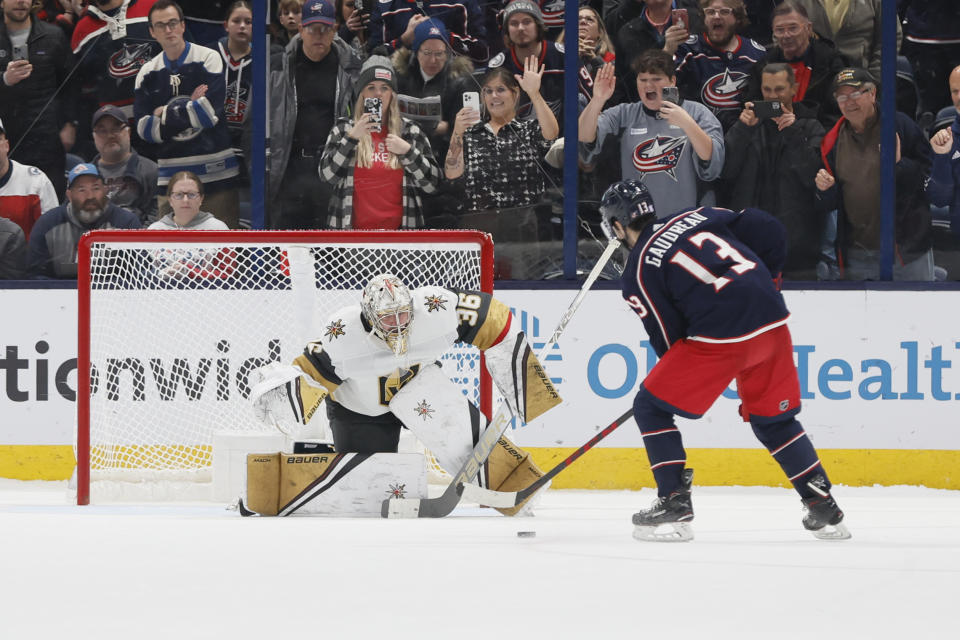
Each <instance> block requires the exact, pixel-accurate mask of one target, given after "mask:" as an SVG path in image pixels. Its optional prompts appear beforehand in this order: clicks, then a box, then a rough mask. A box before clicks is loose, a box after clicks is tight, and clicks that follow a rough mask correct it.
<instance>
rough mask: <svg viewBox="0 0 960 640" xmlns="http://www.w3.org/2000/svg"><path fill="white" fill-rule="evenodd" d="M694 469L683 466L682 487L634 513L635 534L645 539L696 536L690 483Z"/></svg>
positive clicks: (686, 538)
mask: <svg viewBox="0 0 960 640" xmlns="http://www.w3.org/2000/svg"><path fill="white" fill-rule="evenodd" d="M692 484H693V469H684V470H683V475H682V476H681V480H680V488H678V489H677V490H676V491H674V492H673V493H671V494H670V495H668V496H666V497H659V498H657V499H656V500H655V501H654V503H653V505H652V506H651V507H650V508H649V509H644V510H643V511H639V512H637V513H635V514H633V524H634V528H633V537H634V538H636V539H637V540H643V541H645V542H689V541H690V540H693V527H691V526H690V522H691V521H692V520H693V502H692V500H691V499H690V487H691V485H692Z"/></svg>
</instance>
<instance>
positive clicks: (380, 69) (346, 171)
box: [320, 54, 440, 229]
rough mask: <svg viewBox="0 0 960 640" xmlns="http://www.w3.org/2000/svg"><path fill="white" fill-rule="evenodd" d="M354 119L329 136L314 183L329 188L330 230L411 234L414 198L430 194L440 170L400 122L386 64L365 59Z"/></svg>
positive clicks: (417, 218)
mask: <svg viewBox="0 0 960 640" xmlns="http://www.w3.org/2000/svg"><path fill="white" fill-rule="evenodd" d="M356 86H357V88H358V89H359V93H358V95H357V100H356V102H355V103H354V107H353V114H354V118H342V119H341V120H340V121H339V122H338V123H337V124H336V125H334V127H333V129H332V130H331V131H330V136H329V137H328V138H327V143H326V145H325V146H324V149H323V155H322V157H321V158H320V177H321V178H323V179H324V180H326V181H328V182H329V183H331V184H333V185H334V193H333V197H332V198H331V199H330V210H329V215H328V217H327V226H328V227H329V228H331V229H416V228H420V227H422V226H423V205H422V203H421V198H420V194H421V193H424V194H431V193H436V191H437V185H438V183H439V181H440V168H439V167H438V166H437V161H436V159H434V157H433V151H432V150H431V149H430V141H429V140H428V139H427V136H426V134H425V133H424V132H423V130H422V129H420V127H419V126H418V125H417V124H416V123H414V122H412V121H410V120H407V119H405V118H401V117H400V109H399V108H398V106H397V80H396V73H395V72H394V69H393V65H392V64H391V63H390V59H389V58H387V57H385V56H383V55H379V54H374V55H371V56H370V57H369V58H368V59H367V61H366V62H364V63H363V67H362V68H361V70H360V77H359V79H358V82H357V84H356Z"/></svg>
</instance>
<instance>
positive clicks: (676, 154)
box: [633, 136, 687, 180]
mask: <svg viewBox="0 0 960 640" xmlns="http://www.w3.org/2000/svg"><path fill="white" fill-rule="evenodd" d="M686 146H687V139H686V138H685V137H681V138H671V137H669V136H657V137H656V138H651V139H650V140H644V141H643V142H641V143H640V144H638V145H637V147H636V149H634V150H633V166H634V168H636V170H637V171H639V172H640V173H644V174H645V173H654V172H657V171H663V172H664V173H666V174H667V175H668V176H670V177H671V178H673V179H674V180H676V179H677V164H678V163H679V162H680V157H681V156H682V155H683V150H684V148H685V147H686Z"/></svg>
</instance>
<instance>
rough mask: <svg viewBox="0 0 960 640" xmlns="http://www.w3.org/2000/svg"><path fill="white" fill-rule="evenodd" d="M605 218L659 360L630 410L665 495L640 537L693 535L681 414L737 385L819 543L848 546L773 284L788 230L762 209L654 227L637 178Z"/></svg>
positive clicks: (605, 206) (613, 193) (748, 417)
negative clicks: (805, 420)
mask: <svg viewBox="0 0 960 640" xmlns="http://www.w3.org/2000/svg"><path fill="white" fill-rule="evenodd" d="M600 211H601V213H602V215H603V226H604V231H605V232H606V233H607V235H608V236H609V237H611V238H613V237H617V238H619V239H621V240H623V241H624V242H625V244H626V245H627V247H629V248H630V256H629V258H628V260H627V264H626V267H625V269H624V272H623V281H622V289H623V298H624V300H626V302H627V304H628V305H629V306H630V308H632V309H633V310H634V312H635V313H636V314H637V315H638V316H639V317H640V319H641V320H642V321H643V325H644V328H645V329H646V331H647V335H648V336H649V338H650V344H651V345H652V346H653V348H654V350H655V351H656V353H657V355H658V356H659V358H660V360H659V362H658V363H657V364H656V366H654V368H653V369H652V370H651V371H650V373H649V374H648V375H647V377H646V379H645V380H644V381H643V384H641V386H640V390H639V391H638V392H637V395H636V397H635V398H634V402H633V415H634V418H635V419H636V421H637V424H638V425H639V427H640V432H641V434H642V435H643V441H644V446H645V448H646V450H647V457H648V458H649V460H650V468H651V470H652V471H653V476H654V479H655V480H656V483H657V495H658V496H659V497H658V498H657V500H656V501H655V502H654V504H653V506H652V507H651V508H650V509H646V510H643V511H640V512H639V513H636V514H634V516H633V523H634V525H636V528H635V531H634V537H636V538H637V539H639V540H654V541H664V540H667V541H672V540H690V539H692V538H693V530H692V528H691V527H690V524H689V523H690V522H691V521H692V520H693V504H692V502H691V498H690V488H691V485H692V480H693V469H688V468H686V453H685V451H684V448H683V442H682V439H681V436H680V431H679V430H678V429H677V426H676V425H675V424H674V416H675V415H679V416H682V417H685V418H691V419H696V418H700V417H701V416H703V414H704V413H706V411H707V409H709V408H710V406H711V405H712V404H713V402H714V401H715V400H716V399H717V397H718V396H720V394H721V393H723V391H724V389H726V388H727V385H729V383H730V381H731V380H736V382H737V392H738V393H739V395H740V399H741V402H742V404H741V405H740V414H741V416H742V418H743V420H744V421H747V422H750V424H751V426H752V427H753V432H754V434H755V435H756V437H757V439H758V440H760V442H762V443H763V445H764V446H765V447H766V448H767V449H768V450H769V451H770V453H771V455H773V457H774V459H775V460H776V461H777V463H778V464H779V465H780V467H781V468H782V469H783V471H784V473H785V474H786V475H787V477H788V478H789V479H790V482H791V483H792V484H793V486H794V488H795V489H796V490H797V492H798V493H799V494H800V497H801V499H802V501H803V505H804V508H805V510H806V513H805V515H804V518H803V526H804V527H805V528H806V529H808V530H810V531H812V532H813V534H814V535H815V536H817V537H818V538H824V539H844V538H849V537H850V534H849V532H848V531H847V529H846V527H845V526H844V525H843V524H842V520H843V512H842V511H841V510H840V508H839V507H838V506H837V504H836V502H835V501H834V499H833V497H832V496H831V495H830V486H831V485H830V480H829V479H828V478H827V473H826V471H824V469H823V466H822V465H821V464H820V460H819V458H818V457H817V452H816V450H815V449H814V447H813V444H812V443H811V442H810V440H809V438H808V437H807V435H806V433H805V432H804V430H803V427H802V426H801V425H800V423H799V422H798V421H797V420H796V417H795V416H796V415H797V413H799V411H800V383H799V380H798V377H797V370H796V367H795V366H794V364H793V347H792V341H791V338H790V331H789V330H788V329H787V325H786V323H787V318H788V317H789V315H790V314H789V312H788V311H787V307H786V305H785V304H784V300H783V296H782V295H781V294H780V291H779V287H778V286H777V282H778V280H779V274H780V270H781V268H782V266H783V262H784V258H785V256H786V242H785V232H784V228H783V225H782V224H781V223H780V222H779V221H777V220H776V219H775V218H774V217H773V216H771V215H769V214H767V213H766V212H764V211H761V210H759V209H745V210H743V211H742V212H739V213H737V212H734V211H730V210H728V209H716V208H709V207H703V208H699V209H691V210H686V211H682V212H680V213H677V214H675V215H673V216H670V217H668V218H664V219H661V220H657V219H656V209H655V207H654V202H653V198H652V197H651V196H650V193H649V191H648V190H647V188H646V187H645V186H644V185H643V183H641V182H639V181H637V180H628V181H626V182H618V183H615V184H614V185H612V186H611V187H610V188H609V189H608V190H607V191H606V193H604V195H603V199H602V201H601V204H600ZM661 525H669V526H667V527H663V526H661ZM664 529H666V531H664Z"/></svg>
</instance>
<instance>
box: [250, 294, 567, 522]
mask: <svg viewBox="0 0 960 640" xmlns="http://www.w3.org/2000/svg"><path fill="white" fill-rule="evenodd" d="M379 281H389V283H390V286H389V287H384V289H382V290H381V292H380V295H381V296H383V295H386V294H385V293H383V292H384V291H386V289H387V288H389V289H390V295H391V296H392V297H395V298H396V299H398V300H399V301H400V303H401V304H400V305H399V306H398V308H397V309H392V308H391V309H390V314H391V320H392V319H393V317H396V318H397V319H398V320H405V321H406V325H404V326H403V330H402V332H399V333H397V332H394V334H396V335H393V334H386V332H385V331H383V332H381V333H384V334H385V335H387V338H391V340H386V339H385V341H386V342H387V345H388V346H389V348H388V349H384V348H382V346H380V347H378V346H377V344H376V341H375V340H371V338H374V337H377V338H382V337H383V336H381V335H380V334H379V333H377V332H376V331H375V330H374V328H373V327H371V325H372V324H373V323H372V322H368V321H366V317H367V316H369V315H371V314H370V313H369V310H365V311H364V315H363V316H362V317H361V314H360V310H359V309H358V308H356V307H348V308H345V309H342V310H340V311H338V312H336V313H335V314H334V315H333V316H332V317H331V318H330V324H329V325H328V332H327V334H326V335H327V337H326V338H325V339H323V340H320V341H316V342H312V343H310V344H309V345H308V347H307V349H306V350H305V352H304V354H303V355H301V356H300V357H298V358H297V359H296V361H295V364H294V365H293V366H282V365H271V366H268V367H265V368H263V369H261V370H260V375H261V379H260V380H259V381H258V382H257V383H256V384H255V385H254V387H253V391H252V393H251V400H252V401H253V403H254V407H255V409H256V411H257V413H258V415H259V417H260V418H261V419H262V420H264V421H266V422H268V423H273V424H275V425H276V426H277V427H278V428H280V429H281V430H283V431H284V432H287V433H291V432H294V431H295V430H296V429H297V428H298V427H299V425H303V424H306V423H308V422H309V420H310V417H311V416H312V415H313V413H314V412H315V411H316V409H317V407H318V406H319V404H320V403H321V402H322V401H323V400H324V398H326V397H327V396H330V401H333V402H335V403H337V404H338V405H341V406H343V407H345V408H346V409H349V410H350V411H351V412H353V414H355V415H357V419H363V418H364V417H365V416H371V417H372V418H374V419H376V420H377V424H386V425H388V426H387V428H386V429H384V432H386V433H389V429H390V428H391V427H389V425H390V424H391V423H395V424H396V427H395V428H396V432H395V433H396V434H397V435H398V434H399V428H400V424H401V423H402V425H403V426H406V427H407V428H408V429H410V431H412V432H413V433H414V434H415V435H416V436H417V438H418V439H419V440H420V441H421V442H422V443H423V444H424V446H426V447H427V448H428V449H430V450H431V451H432V452H433V454H434V456H435V457H436V459H437V461H438V462H439V463H440V465H441V466H442V467H443V468H445V469H460V468H461V467H462V466H463V465H464V464H468V463H469V462H470V457H471V454H472V451H473V446H474V445H475V444H476V443H477V442H478V441H479V439H480V436H481V434H482V433H483V432H484V430H485V429H486V428H487V424H488V421H487V418H486V417H485V416H483V415H482V414H481V413H480V411H479V409H477V407H475V406H474V405H473V404H472V403H470V401H469V400H467V399H466V398H465V397H464V396H463V394H462V393H461V392H460V390H459V388H457V387H456V386H455V385H454V384H453V383H452V382H451V381H450V379H449V378H448V377H447V375H446V374H444V373H443V372H442V370H441V369H440V367H439V366H438V364H437V360H438V359H439V358H440V356H442V354H443V352H444V351H446V350H447V349H448V348H449V347H450V346H452V344H453V343H454V342H467V343H470V344H473V345H474V346H476V347H478V348H479V349H480V350H482V351H485V352H486V355H487V368H488V369H489V371H490V374H491V377H492V378H493V380H494V382H495V383H496V384H497V387H498V388H499V390H500V392H501V394H502V395H503V397H504V398H505V401H506V402H507V403H508V405H509V406H510V408H511V410H512V411H513V412H514V414H515V415H516V416H517V417H518V418H519V419H520V420H521V421H529V420H533V419H535V418H537V417H538V416H540V415H541V414H543V413H544V412H545V411H547V410H548V409H550V408H552V407H554V406H556V405H557V404H559V403H560V402H561V399H560V396H559V394H558V393H557V391H556V389H555V388H554V387H553V384H552V383H551V382H550V379H549V377H548V376H547V374H546V372H545V371H544V369H543V367H542V365H541V364H540V363H539V361H538V360H537V358H536V356H535V355H534V354H533V352H532V350H531V349H530V347H529V345H528V343H527V340H526V337H525V335H524V334H523V332H522V331H520V330H519V329H516V328H515V323H513V322H512V315H511V314H510V310H509V308H507V307H506V306H505V305H504V304H503V303H501V302H499V301H497V300H496V299H494V298H493V297H492V296H490V295H489V294H486V293H481V292H473V291H460V292H454V291H452V290H447V289H443V288H440V287H422V288H420V289H416V290H414V291H413V292H409V291H405V289H406V288H405V287H404V286H403V285H402V283H399V281H397V280H396V279H395V278H393V277H392V276H389V275H387V276H378V278H375V279H374V281H373V282H372V283H371V285H368V287H367V290H365V291H368V290H369V289H370V288H371V287H372V286H373V285H374V284H376V283H378V282H379ZM364 299H365V301H366V300H367V294H366V293H365V296H364ZM451 299H453V300H457V301H458V304H457V306H456V307H454V306H453V305H450V304H449V301H450V300H451ZM394 324H396V321H394ZM331 327H333V328H335V329H336V331H331V330H330V328H331ZM398 352H399V353H398ZM387 382H390V383H391V384H386V383H387ZM385 389H386V390H387V391H388V392H389V393H392V397H390V398H389V401H388V402H386V403H385V402H384V390H385ZM378 398H379V400H377V399H378ZM384 404H386V405H387V409H388V410H389V412H390V413H392V414H393V415H392V416H387V415H385V412H384V407H383V405H384ZM340 413H343V412H340ZM328 415H332V414H331V412H330V411H329V410H328ZM334 415H335V413H334ZM394 418H395V419H396V420H394ZM331 426H332V427H333V431H334V440H335V445H336V441H337V439H338V431H339V432H341V433H343V430H349V429H351V427H352V424H332V425H331ZM349 439H350V440H351V441H352V442H354V446H356V439H354V438H349ZM380 442H381V445H383V443H389V437H382V438H381V439H380ZM387 446H389V445H387ZM395 447H396V444H395V441H394V444H393V449H392V450H394V451H395V450H396V449H395ZM337 448H338V450H339V447H337ZM373 450H376V451H384V450H389V449H382V448H381V449H373ZM347 452H348V451H342V453H347ZM476 463H477V466H478V467H479V466H480V465H481V463H483V461H482V460H479V461H476ZM478 470H479V471H480V480H479V481H480V486H482V487H485V488H489V489H494V490H501V491H512V490H519V489H523V488H524V487H526V486H529V485H530V484H531V483H533V482H534V481H535V480H536V479H537V478H539V477H540V476H541V475H542V472H541V471H540V470H539V469H538V468H537V467H536V465H535V464H534V463H533V462H532V460H531V459H530V457H529V455H528V454H527V453H526V452H525V451H523V450H522V449H520V448H519V447H517V446H515V445H513V444H512V443H511V442H510V441H509V440H507V439H506V438H501V439H500V441H499V442H498V445H497V446H496V447H495V450H494V452H493V454H491V456H490V458H489V459H488V460H487V461H486V462H485V463H484V464H483V465H482V469H478ZM398 497H399V496H398ZM522 507H523V505H517V507H514V508H511V509H506V510H504V512H505V513H509V514H513V513H516V512H517V511H519V510H520V509H521V508H522Z"/></svg>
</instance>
